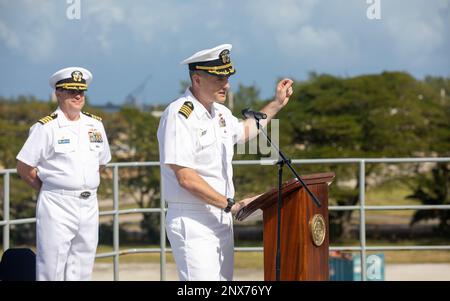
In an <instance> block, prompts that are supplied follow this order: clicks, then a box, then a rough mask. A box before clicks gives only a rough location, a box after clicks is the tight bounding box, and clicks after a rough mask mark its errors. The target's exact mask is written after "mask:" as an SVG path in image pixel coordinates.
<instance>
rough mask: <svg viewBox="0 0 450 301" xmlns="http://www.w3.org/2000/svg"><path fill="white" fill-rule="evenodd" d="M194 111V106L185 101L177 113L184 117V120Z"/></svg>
mask: <svg viewBox="0 0 450 301" xmlns="http://www.w3.org/2000/svg"><path fill="white" fill-rule="evenodd" d="M193 110H194V105H193V104H192V102H190V101H185V102H184V104H183V105H182V106H181V108H180V110H179V111H178V113H180V114H181V115H183V116H184V118H186V119H187V118H188V117H189V115H191V113H192V111H193Z"/></svg>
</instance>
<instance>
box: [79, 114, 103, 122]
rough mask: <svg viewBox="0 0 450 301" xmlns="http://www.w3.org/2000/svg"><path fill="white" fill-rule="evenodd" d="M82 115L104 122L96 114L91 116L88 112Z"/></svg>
mask: <svg viewBox="0 0 450 301" xmlns="http://www.w3.org/2000/svg"><path fill="white" fill-rule="evenodd" d="M81 113H83V114H84V115H86V116H89V117H91V118H94V119H97V120H98V121H102V118H101V117H99V116H97V115H94V114H91V113H88V112H81Z"/></svg>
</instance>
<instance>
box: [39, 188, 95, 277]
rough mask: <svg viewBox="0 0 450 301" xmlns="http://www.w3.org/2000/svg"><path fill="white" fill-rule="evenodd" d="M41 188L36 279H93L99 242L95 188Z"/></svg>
mask: <svg viewBox="0 0 450 301" xmlns="http://www.w3.org/2000/svg"><path fill="white" fill-rule="evenodd" d="M81 192H82V191H77V192H75V191H63V190H52V191H49V190H41V192H40V193H39V198H38V204H37V207H36V239H37V250H36V279H37V280H50V281H58V280H75V281H77V280H83V281H84V280H90V279H91V275H92V270H93V267H94V260H95V253H96V249H97V243H98V202H97V195H96V192H95V191H90V192H91V196H90V197H89V198H87V199H83V198H81V197H80V193H81Z"/></svg>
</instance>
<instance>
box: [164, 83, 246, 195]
mask: <svg viewBox="0 0 450 301" xmlns="http://www.w3.org/2000/svg"><path fill="white" fill-rule="evenodd" d="M186 101H190V102H191V103H192V104H193V106H194V109H193V111H192V113H191V114H190V115H189V116H188V118H186V117H185V116H183V115H182V114H180V113H179V110H180V108H181V107H182V106H183V104H184V103H185V102H186ZM243 138H244V126H243V123H242V122H239V120H238V119H237V118H236V117H234V116H233V115H232V113H231V111H230V110H229V109H228V108H227V107H225V106H223V105H221V104H218V103H213V105H212V114H210V113H209V112H208V111H207V110H206V109H205V107H204V106H203V105H202V104H201V103H200V102H199V101H198V100H197V99H196V98H195V97H194V96H193V95H192V93H191V91H190V90H189V88H188V89H187V90H186V92H185V94H184V95H183V96H182V97H180V98H179V99H177V100H175V101H173V102H172V103H171V104H170V105H169V106H168V107H167V108H166V110H165V111H164V114H163V115H162V117H161V120H160V123H159V127H158V141H159V156H160V163H161V174H162V190H163V194H164V197H165V199H166V201H167V202H172V203H194V204H199V202H200V203H201V204H205V202H204V201H202V200H201V199H200V198H198V197H196V196H195V195H193V194H191V193H190V192H189V191H187V190H186V189H184V188H182V187H181V186H180V184H179V183H178V181H177V178H176V176H175V173H174V172H173V170H172V169H171V168H170V167H169V166H168V165H167V164H175V165H179V166H184V167H188V168H192V169H194V170H195V171H196V172H197V173H198V174H199V175H200V176H201V177H202V178H203V179H204V180H205V181H206V182H207V183H208V184H209V185H211V186H212V188H214V189H215V190H216V191H217V192H219V193H220V194H222V195H225V196H226V197H234V185H233V169H232V165H231V161H232V159H233V154H234V144H235V143H237V142H242V141H243Z"/></svg>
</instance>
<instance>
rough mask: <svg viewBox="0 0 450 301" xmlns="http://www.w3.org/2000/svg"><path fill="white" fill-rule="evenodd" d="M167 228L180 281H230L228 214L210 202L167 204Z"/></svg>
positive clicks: (231, 250)
mask: <svg viewBox="0 0 450 301" xmlns="http://www.w3.org/2000/svg"><path fill="white" fill-rule="evenodd" d="M166 231H167V237H168V238H169V242H170V245H171V247H172V253H173V256H174V258H175V263H176V265H177V269H178V276H179V278H180V280H182V281H186V280H189V281H194V280H195V281H197V280H201V281H205V280H212V281H223V280H229V281H231V280H233V264H234V237H233V218H232V215H231V213H225V212H223V210H221V209H219V208H217V207H215V206H211V205H201V204H199V205H196V204H192V205H191V204H180V203H169V206H168V210H167V216H166Z"/></svg>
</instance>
